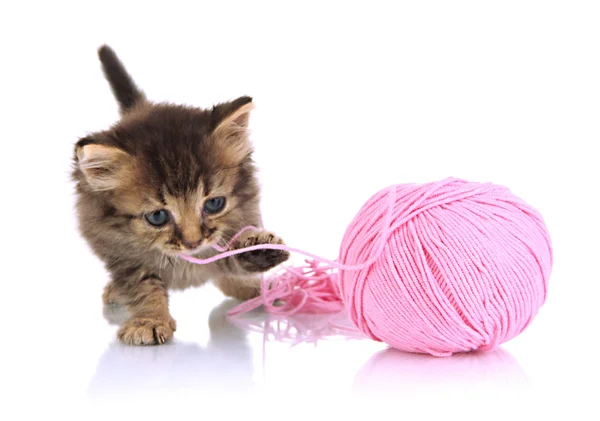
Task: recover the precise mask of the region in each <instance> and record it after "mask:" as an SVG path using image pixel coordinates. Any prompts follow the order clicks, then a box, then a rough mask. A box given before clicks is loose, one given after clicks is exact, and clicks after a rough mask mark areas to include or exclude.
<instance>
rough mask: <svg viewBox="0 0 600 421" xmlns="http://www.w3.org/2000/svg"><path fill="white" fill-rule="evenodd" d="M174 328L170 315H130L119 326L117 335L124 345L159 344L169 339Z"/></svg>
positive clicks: (175, 326)
mask: <svg viewBox="0 0 600 421" xmlns="http://www.w3.org/2000/svg"><path fill="white" fill-rule="evenodd" d="M176 329H177V325H176V324H175V320H173V318H172V317H171V316H168V318H163V317H156V318H153V317H132V318H131V319H129V320H127V321H126V322H125V323H124V324H123V326H121V328H120V329H119V332H118V333H117V337H118V338H119V340H120V341H121V342H123V343H124V344H126V345H160V344H164V343H165V342H167V341H168V340H171V339H172V338H173V332H175V330H176Z"/></svg>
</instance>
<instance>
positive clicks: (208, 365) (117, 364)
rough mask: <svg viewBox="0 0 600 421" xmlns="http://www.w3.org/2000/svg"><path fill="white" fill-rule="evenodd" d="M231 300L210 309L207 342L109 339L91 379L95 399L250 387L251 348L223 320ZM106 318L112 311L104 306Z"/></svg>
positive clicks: (220, 391) (239, 332)
mask: <svg viewBox="0 0 600 421" xmlns="http://www.w3.org/2000/svg"><path fill="white" fill-rule="evenodd" d="M235 304H236V303H235V302H233V301H230V300H226V301H224V302H223V303H221V305H219V306H218V307H216V308H215V309H214V310H213V311H212V312H211V314H210V319H209V327H210V341H209V343H208V345H207V346H206V347H202V346H200V345H198V344H196V343H186V342H181V341H178V340H175V341H173V342H171V343H168V344H165V345H162V346H148V347H133V346H125V345H122V344H120V343H118V342H116V341H115V342H114V343H112V344H111V345H110V346H109V347H108V349H107V350H106V351H105V352H104V354H103V355H102V357H101V358H100V361H99V363H98V366H97V368H96V373H95V375H94V377H93V379H92V381H91V383H90V386H89V389H88V395H89V396H90V397H92V398H95V399H112V398H122V399H131V398H136V397H138V398H144V399H147V398H148V397H149V396H152V395H154V394H160V395H165V394H168V395H174V394H180V393H184V394H185V393H188V392H191V393H198V392H204V393H209V394H215V395H219V394H224V393H229V394H231V393H244V394H248V393H250V392H252V391H254V390H255V384H254V382H253V381H252V374H253V365H252V350H251V349H250V347H249V345H248V343H247V338H246V333H245V332H243V331H242V330H241V329H239V328H237V327H235V326H234V325H232V324H231V323H229V322H228V321H227V318H226V313H227V311H228V310H229V309H230V308H231V307H232V306H233V305H235ZM105 315H106V316H107V318H109V319H110V321H111V322H113V323H114V322H116V321H117V320H118V319H119V317H117V320H115V318H114V316H115V313H114V312H112V311H110V309H109V311H108V312H105Z"/></svg>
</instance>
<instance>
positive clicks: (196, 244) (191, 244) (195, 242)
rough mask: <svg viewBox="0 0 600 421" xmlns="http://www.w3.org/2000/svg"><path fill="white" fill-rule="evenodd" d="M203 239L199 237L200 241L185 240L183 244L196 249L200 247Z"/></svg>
mask: <svg viewBox="0 0 600 421" xmlns="http://www.w3.org/2000/svg"><path fill="white" fill-rule="evenodd" d="M202 241H203V239H202V238H201V239H199V240H198V241H191V242H190V241H185V240H183V241H182V242H183V245H184V246H185V247H186V248H188V249H190V250H191V249H195V248H196V247H198V246H199V245H200V244H202Z"/></svg>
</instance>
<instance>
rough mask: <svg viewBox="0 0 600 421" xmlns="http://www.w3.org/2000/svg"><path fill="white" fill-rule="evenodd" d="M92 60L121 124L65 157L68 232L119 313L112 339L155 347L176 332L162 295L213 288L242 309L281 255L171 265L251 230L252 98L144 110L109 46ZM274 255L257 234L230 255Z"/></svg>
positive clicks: (256, 217)
mask: <svg viewBox="0 0 600 421" xmlns="http://www.w3.org/2000/svg"><path fill="white" fill-rule="evenodd" d="M98 55H99V58H100V61H101V63H102V66H103V70H104V74H105V76H106V79H107V80H108V82H109V84H110V86H111V89H112V91H113V93H114V95H115V97H116V99H117V101H118V102H119V105H120V111H121V119H120V121H119V122H118V123H116V124H115V125H113V126H112V127H111V128H109V129H108V130H105V131H101V132H97V133H93V134H91V135H89V136H87V137H85V138H83V139H81V140H79V141H78V142H77V144H76V145H75V154H74V164H73V167H74V169H73V174H72V176H73V180H74V182H75V183H76V196H77V202H76V208H77V214H78V218H79V228H80V231H81V233H82V235H83V237H84V238H85V239H86V240H87V241H88V243H89V244H90V246H91V248H92V249H93V251H94V252H95V253H96V254H97V255H98V257H99V258H100V259H102V261H103V262H104V263H105V266H106V268H107V270H108V272H109V273H110V275H111V280H110V282H109V283H108V285H107V286H106V288H105V290H104V295H103V299H104V303H105V305H108V304H119V305H122V306H124V307H125V308H126V310H127V313H128V314H129V319H128V320H126V321H125V322H124V323H123V324H122V325H121V327H120V329H119V331H118V338H119V339H120V340H121V341H122V342H124V343H126V344H132V345H152V344H162V343H165V342H166V341H167V340H169V339H171V338H172V337H173V332H174V331H175V329H176V325H175V320H173V318H172V317H171V315H170V313H169V307H168V290H169V289H184V288H187V287H189V286H198V285H201V284H203V283H205V282H207V281H208V280H212V281H213V282H214V283H215V284H216V285H217V286H218V287H219V288H220V289H221V290H222V291H223V293H224V294H226V295H228V296H231V297H234V298H237V299H240V300H246V299H249V298H252V297H255V296H257V295H258V294H259V292H260V282H259V277H258V274H260V273H261V272H265V271H267V270H269V269H271V268H273V267H275V266H277V265H278V264H281V263H282V262H284V261H285V260H287V259H288V257H289V253H288V252H285V251H278V250H259V251H254V252H247V253H242V254H238V255H236V256H231V257H229V258H227V259H223V260H219V261H217V262H214V263H211V264H209V265H194V264H190V263H188V262H186V261H184V260H183V259H181V258H178V257H177V254H179V253H186V254H188V255H192V256H196V257H208V256H212V255H214V254H216V253H217V252H216V251H215V250H214V249H213V248H212V247H211V246H212V245H215V244H219V245H225V244H226V243H227V242H228V240H230V239H231V238H232V237H233V235H234V234H235V233H237V232H238V231H239V230H240V229H241V228H243V227H244V226H246V225H254V226H256V227H260V226H261V216H260V211H259V186H258V183H257V179H256V176H255V167H254V163H253V161H252V146H251V144H250V141H249V139H248V119H249V115H250V111H251V110H252V107H253V105H252V98H250V97H247V96H243V97H240V98H238V99H236V100H234V101H231V102H225V103H221V104H218V105H215V106H214V107H213V108H212V109H209V110H204V109H199V108H192V107H186V106H180V105H172V104H166V103H163V104H157V103H152V102H150V101H148V100H147V99H146V96H145V94H144V93H143V92H142V91H141V90H139V89H138V87H137V86H136V85H135V83H134V82H133V80H132V79H131V77H130V76H129V74H128V73H127V71H126V70H125V68H124V67H123V65H122V64H121V62H120V61H119V59H118V57H117V56H116V54H115V53H114V51H113V50H112V49H110V47H108V46H102V47H101V48H100V49H99V50H98ZM266 243H270V244H283V242H282V240H281V239H280V238H279V237H277V236H276V235H275V234H272V233H270V232H268V231H264V230H260V231H246V232H245V233H244V234H243V235H242V236H240V237H239V238H238V239H237V240H236V242H235V244H234V245H232V246H231V248H234V249H235V248H241V247H246V246H250V245H254V244H266Z"/></svg>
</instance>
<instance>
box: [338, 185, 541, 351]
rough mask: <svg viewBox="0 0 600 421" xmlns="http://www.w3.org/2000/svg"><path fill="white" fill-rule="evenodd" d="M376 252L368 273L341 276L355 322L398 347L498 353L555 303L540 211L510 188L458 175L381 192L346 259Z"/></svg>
mask: <svg viewBox="0 0 600 421" xmlns="http://www.w3.org/2000/svg"><path fill="white" fill-rule="evenodd" d="M391 200H393V202H391ZM390 205H391V206H392V207H391V209H392V211H391V212H390ZM373 256H376V260H375V261H374V262H373V263H372V264H370V265H368V266H367V267H366V268H365V269H362V270H341V271H340V273H339V289H340V294H341V296H342V299H343V301H344V305H345V307H346V309H347V311H348V314H349V316H350V319H351V321H352V322H353V323H354V324H355V325H356V327H357V328H358V329H359V330H361V331H362V332H363V333H365V334H366V335H367V336H369V337H371V338H372V339H375V340H378V341H383V342H386V343H388V344H389V345H391V346H392V347H394V348H397V349H400V350H403V351H409V352H418V353H429V354H432V355H437V356H444V355H450V354H452V353H456V352H466V351H472V350H489V349H493V348H495V347H496V346H498V345H499V344H501V343H503V342H506V341H508V340H509V339H511V338H513V337H515V336H516V335H518V334H519V333H521V332H522V331H523V329H525V328H526V327H527V326H528V325H529V323H530V322H531V321H532V319H533V318H534V317H535V315H536V314H537V312H538V310H539V309H540V307H541V306H542V304H543V303H544V301H545V299H546V290H547V286H548V278H549V276H550V272H551V267H552V247H551V242H550V237H549V234H548V231H547V229H546V226H545V224H544V221H543V219H542V217H541V215H540V214H539V213H538V212H537V211H536V210H535V209H534V208H532V207H531V206H529V205H528V204H526V203H525V202H523V201H522V200H521V199H519V198H517V197H516V196H515V195H514V194H512V193H511V192H510V191H509V190H508V189H507V188H505V187H501V186H497V185H494V184H490V183H486V184H483V183H474V182H467V181H463V180H458V179H447V180H443V181H440V182H436V183H429V184H422V185H416V184H402V185H396V186H392V187H390V188H388V189H384V190H382V191H380V192H379V193H377V194H375V195H374V196H373V197H371V199H370V200H369V201H367V203H366V204H365V205H364V206H363V207H362V209H361V210H360V211H359V213H358V214H357V215H356V217H355V218H354V220H353V221H352V223H351V224H350V226H349V227H348V229H347V230H346V233H345V235H344V238H343V241H342V244H341V248H340V255H339V262H340V263H342V264H344V265H359V264H361V263H363V262H365V261H368V260H369V259H372V258H373Z"/></svg>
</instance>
